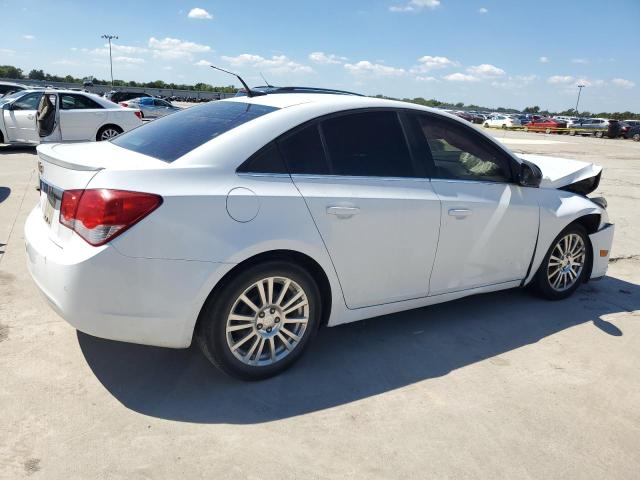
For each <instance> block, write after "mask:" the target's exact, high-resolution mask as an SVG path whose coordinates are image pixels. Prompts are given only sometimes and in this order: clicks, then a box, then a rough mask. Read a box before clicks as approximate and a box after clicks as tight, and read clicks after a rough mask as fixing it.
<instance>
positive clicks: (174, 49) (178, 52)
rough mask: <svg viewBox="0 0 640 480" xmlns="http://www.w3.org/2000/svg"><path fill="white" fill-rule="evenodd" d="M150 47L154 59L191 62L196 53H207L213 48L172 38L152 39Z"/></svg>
mask: <svg viewBox="0 0 640 480" xmlns="http://www.w3.org/2000/svg"><path fill="white" fill-rule="evenodd" d="M148 45H149V48H150V49H151V51H152V52H153V56H154V57H157V58H164V59H166V60H173V59H177V58H181V57H182V58H187V59H189V60H190V59H191V58H192V57H193V54H194V53H207V52H210V51H211V47H209V46H207V45H201V44H199V43H194V42H188V41H186V40H179V39H177V38H170V37H166V38H163V39H162V40H159V39H157V38H155V37H151V38H150V39H149V44H148Z"/></svg>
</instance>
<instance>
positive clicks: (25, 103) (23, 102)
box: [12, 92, 42, 110]
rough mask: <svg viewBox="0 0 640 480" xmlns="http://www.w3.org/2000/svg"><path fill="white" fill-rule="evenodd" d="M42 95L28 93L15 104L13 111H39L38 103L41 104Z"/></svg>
mask: <svg viewBox="0 0 640 480" xmlns="http://www.w3.org/2000/svg"><path fill="white" fill-rule="evenodd" d="M41 96H42V93H39V92H37V93H28V94H26V95H25V96H23V97H22V98H20V99H19V100H16V101H15V102H13V105H12V109H13V110H37V109H38V103H39V102H40V97H41Z"/></svg>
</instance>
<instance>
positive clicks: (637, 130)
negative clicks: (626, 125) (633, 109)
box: [625, 125, 640, 142]
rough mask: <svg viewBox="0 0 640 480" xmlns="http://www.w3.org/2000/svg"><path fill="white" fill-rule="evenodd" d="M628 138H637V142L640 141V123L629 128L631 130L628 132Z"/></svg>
mask: <svg viewBox="0 0 640 480" xmlns="http://www.w3.org/2000/svg"><path fill="white" fill-rule="evenodd" d="M625 137H626V138H631V139H633V140H635V141H636V142H640V125H637V126H635V127H631V128H630V129H629V131H628V132H627V134H626V135H625Z"/></svg>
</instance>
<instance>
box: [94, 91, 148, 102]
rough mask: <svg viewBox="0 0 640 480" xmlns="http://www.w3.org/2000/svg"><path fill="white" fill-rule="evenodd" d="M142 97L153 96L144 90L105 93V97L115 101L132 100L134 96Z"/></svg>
mask: <svg viewBox="0 0 640 480" xmlns="http://www.w3.org/2000/svg"><path fill="white" fill-rule="evenodd" d="M142 97H151V95H149V94H148V93H144V92H126V91H122V92H116V91H112V92H109V93H107V94H106V95H105V98H106V99H108V100H111V101H112V102H113V103H120V102H126V101H127V100H132V99H134V98H142Z"/></svg>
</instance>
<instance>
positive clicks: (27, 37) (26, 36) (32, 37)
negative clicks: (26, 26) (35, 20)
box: [22, 35, 36, 40]
mask: <svg viewBox="0 0 640 480" xmlns="http://www.w3.org/2000/svg"><path fill="white" fill-rule="evenodd" d="M22 38H24V39H25V40H35V39H36V37H35V36H34V35H22Z"/></svg>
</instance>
